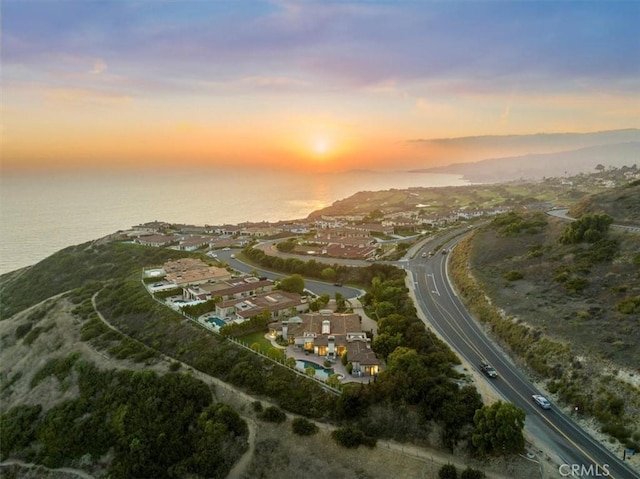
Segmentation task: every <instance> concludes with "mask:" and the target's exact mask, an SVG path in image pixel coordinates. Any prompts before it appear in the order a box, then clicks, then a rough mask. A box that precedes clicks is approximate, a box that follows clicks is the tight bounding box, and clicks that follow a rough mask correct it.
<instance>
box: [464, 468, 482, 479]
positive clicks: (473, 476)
mask: <svg viewBox="0 0 640 479" xmlns="http://www.w3.org/2000/svg"><path fill="white" fill-rule="evenodd" d="M486 477H487V476H486V475H485V473H484V472H482V471H479V470H478V469H472V468H471V467H469V466H467V468H466V469H465V470H464V471H462V474H460V479H485V478H486Z"/></svg>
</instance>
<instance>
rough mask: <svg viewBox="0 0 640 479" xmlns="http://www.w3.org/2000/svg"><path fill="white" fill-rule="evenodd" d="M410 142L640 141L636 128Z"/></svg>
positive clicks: (572, 144) (553, 145) (565, 146)
mask: <svg viewBox="0 0 640 479" xmlns="http://www.w3.org/2000/svg"><path fill="white" fill-rule="evenodd" d="M409 141H410V142H411V143H417V144H420V143H425V144H433V145H442V146H464V147H482V146H486V147H491V148H499V147H524V148H528V149H533V147H534V146H535V145H539V146H544V148H546V149H547V152H549V151H551V150H553V149H557V148H560V149H562V150H570V149H577V148H583V147H588V146H596V145H604V144H611V143H628V142H632V141H640V129H638V128H626V129H620V130H607V131H597V132H590V133H534V134H530V135H482V136H463V137H456V138H434V139H417V140H409Z"/></svg>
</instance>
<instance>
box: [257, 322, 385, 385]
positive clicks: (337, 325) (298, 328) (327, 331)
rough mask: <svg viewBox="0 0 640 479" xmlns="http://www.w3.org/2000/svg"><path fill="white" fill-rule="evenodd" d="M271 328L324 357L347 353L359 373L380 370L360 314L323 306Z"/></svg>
mask: <svg viewBox="0 0 640 479" xmlns="http://www.w3.org/2000/svg"><path fill="white" fill-rule="evenodd" d="M269 329H270V330H271V333H272V334H273V335H281V336H282V339H284V340H286V341H288V343H289V344H290V345H293V346H294V347H296V348H299V349H300V350H302V351H305V352H307V353H310V354H314V355H316V356H318V357H319V358H322V359H328V360H337V359H338V358H340V357H341V356H342V355H343V354H347V358H348V360H349V361H350V362H351V364H352V366H353V370H352V371H353V372H354V373H355V374H358V375H374V374H377V373H378V371H379V367H380V363H379V362H378V359H377V358H376V357H375V353H374V352H373V351H372V350H371V344H370V340H369V338H368V337H367V335H366V333H364V332H363V331H362V326H361V323H360V316H358V315H357V314H354V313H350V314H343V313H334V312H333V311H331V310H321V311H319V312H317V313H307V314H303V315H300V316H294V317H292V318H289V319H286V320H282V321H278V322H275V323H272V324H271V325H270V326H269Z"/></svg>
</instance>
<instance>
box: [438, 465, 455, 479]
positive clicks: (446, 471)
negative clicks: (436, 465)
mask: <svg viewBox="0 0 640 479" xmlns="http://www.w3.org/2000/svg"><path fill="white" fill-rule="evenodd" d="M438 479H458V470H457V469H456V466H454V465H453V464H445V465H444V466H442V467H441V468H440V470H439V471H438Z"/></svg>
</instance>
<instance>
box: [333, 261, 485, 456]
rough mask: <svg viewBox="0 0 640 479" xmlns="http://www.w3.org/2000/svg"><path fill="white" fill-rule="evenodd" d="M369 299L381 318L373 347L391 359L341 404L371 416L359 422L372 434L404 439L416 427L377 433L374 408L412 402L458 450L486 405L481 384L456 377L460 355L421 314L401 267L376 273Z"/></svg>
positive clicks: (371, 308)
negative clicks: (383, 274) (463, 382)
mask: <svg viewBox="0 0 640 479" xmlns="http://www.w3.org/2000/svg"><path fill="white" fill-rule="evenodd" d="M363 303H364V304H365V306H366V307H367V309H368V310H369V311H370V312H371V315H372V316H373V317H377V318H378V335H377V336H376V338H375V339H374V341H373V345H372V347H373V349H374V351H376V353H377V354H378V355H379V356H380V357H382V358H383V359H385V360H386V362H387V369H386V370H385V371H383V372H381V373H380V375H379V377H378V378H377V380H376V381H375V382H374V383H373V384H371V385H370V387H369V388H366V389H356V390H351V391H345V392H344V393H343V397H342V398H341V401H340V402H339V405H342V406H343V407H344V412H345V414H346V413H349V414H351V415H352V416H356V417H357V416H358V415H359V414H360V415H362V417H363V418H364V417H366V418H367V421H364V420H363V421H361V422H359V424H360V427H361V428H362V429H363V430H365V431H368V432H370V433H371V434H372V435H377V434H380V435H382V436H384V435H397V436H398V437H400V438H401V437H403V436H405V435H407V434H408V435H409V436H411V435H413V434H414V432H410V431H407V430H404V431H401V430H397V429H395V428H394V427H393V426H392V427H389V425H388V424H386V425H384V427H380V430H378V431H376V432H375V434H374V433H373V431H372V429H374V428H376V426H380V424H376V420H375V419H372V416H371V412H372V410H374V409H377V408H379V407H381V406H383V405H390V406H391V407H393V408H407V407H408V408H410V410H412V411H413V412H414V413H415V414H416V417H417V420H418V421H419V422H420V423H422V424H426V423H428V422H435V423H437V424H439V425H440V430H441V439H442V442H443V444H444V445H445V446H447V447H449V448H451V449H453V448H454V447H455V446H456V445H457V444H458V442H459V441H460V440H461V439H463V438H465V437H469V434H470V432H471V429H472V425H473V416H474V414H475V412H476V410H477V409H479V408H480V407H482V400H481V398H480V395H479V394H478V393H477V391H476V390H475V388H473V387H470V386H465V387H459V386H458V384H457V383H456V382H455V380H456V379H457V378H458V374H457V373H456V372H455V371H454V370H453V369H452V365H453V364H459V362H460V361H459V359H458V358H457V356H456V355H455V354H454V353H453V351H452V350H451V349H450V348H449V347H448V346H447V345H446V344H445V343H444V342H442V341H441V340H439V339H438V338H437V337H436V336H435V334H434V333H433V332H432V331H431V330H428V329H427V328H426V327H425V325H424V323H423V322H422V321H421V320H420V319H419V318H418V315H417V312H416V310H415V306H414V305H413V302H412V301H411V299H410V297H409V295H408V290H407V288H406V286H405V284H404V275H403V272H402V271H401V270H398V272H397V273H396V274H395V275H389V277H388V278H386V279H381V278H374V279H373V280H372V282H371V287H370V288H369V290H368V292H367V294H366V295H365V296H364V298H363ZM383 407H385V406H383ZM367 409H369V410H367Z"/></svg>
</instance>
